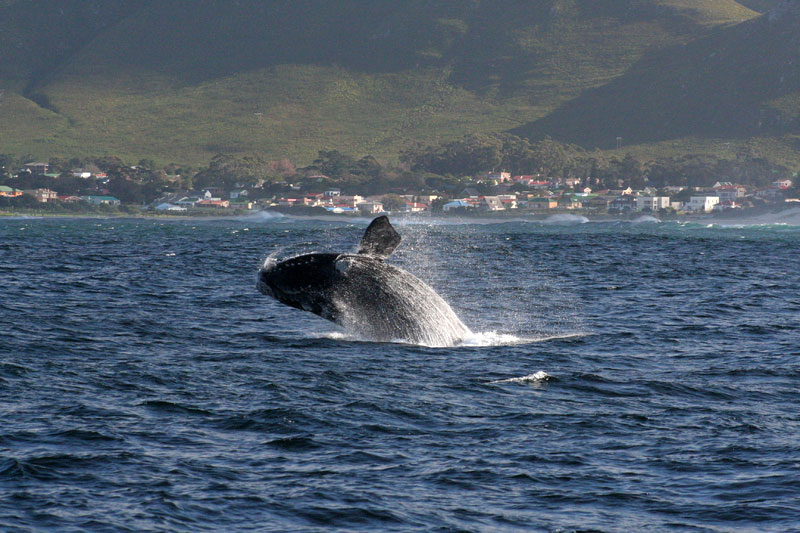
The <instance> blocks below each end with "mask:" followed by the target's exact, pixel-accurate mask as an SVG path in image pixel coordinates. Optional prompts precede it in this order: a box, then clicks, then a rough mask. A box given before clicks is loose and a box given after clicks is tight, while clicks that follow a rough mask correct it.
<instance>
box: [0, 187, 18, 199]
mask: <svg viewBox="0 0 800 533" xmlns="http://www.w3.org/2000/svg"><path fill="white" fill-rule="evenodd" d="M22 194H23V192H22V190H21V189H15V188H14V187H6V186H5V185H0V196H1V197H3V198H16V197H17V196H22Z"/></svg>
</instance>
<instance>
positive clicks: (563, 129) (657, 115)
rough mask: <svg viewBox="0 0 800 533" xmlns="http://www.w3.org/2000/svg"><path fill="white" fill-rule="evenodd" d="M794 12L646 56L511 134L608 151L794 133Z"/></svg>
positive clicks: (799, 66) (799, 22)
mask: <svg viewBox="0 0 800 533" xmlns="http://www.w3.org/2000/svg"><path fill="white" fill-rule="evenodd" d="M799 28H800V9H797V8H792V9H786V10H783V11H780V12H774V13H772V14H770V15H765V16H763V17H760V18H757V19H754V20H751V21H748V22H744V23H742V24H738V25H736V26H732V27H727V28H724V29H721V30H720V31H717V32H714V33H712V34H711V35H709V36H707V37H704V38H701V39H698V40H696V41H692V42H690V43H688V44H685V45H681V46H677V47H673V48H669V49H666V50H662V51H660V52H657V53H654V54H652V55H648V56H646V57H645V58H644V59H642V60H641V61H640V62H639V63H637V64H636V65H635V66H633V67H632V68H631V69H630V70H629V71H628V72H627V73H626V74H625V75H624V76H621V77H619V78H617V79H616V80H614V81H613V82H611V83H609V84H608V85H605V86H603V87H601V88H598V89H596V90H592V91H586V92H585V93H584V94H583V95H582V96H581V97H579V98H577V99H574V100H572V101H570V102H568V103H566V104H564V106H562V107H561V108H560V109H558V110H556V111H554V112H553V113H551V114H549V115H548V116H546V117H544V118H542V119H540V120H538V121H535V122H534V123H532V124H530V125H527V126H524V127H522V128H518V129H516V130H515V131H516V132H517V133H520V134H523V135H526V136H531V137H540V136H543V135H552V136H553V137H555V138H560V139H563V140H568V141H570V142H576V143H580V144H583V145H585V146H589V147H600V148H611V147H613V146H614V145H615V143H616V142H617V137H621V138H622V140H623V142H624V143H625V144H643V143H652V142H656V141H663V140H667V139H678V138H683V137H689V136H695V137H705V138H727V139H746V138H751V137H776V136H777V137H780V136H785V135H798V134H800V111H799V110H800V55H798V52H797V51H798V50H799V49H800V32H798V29H799Z"/></svg>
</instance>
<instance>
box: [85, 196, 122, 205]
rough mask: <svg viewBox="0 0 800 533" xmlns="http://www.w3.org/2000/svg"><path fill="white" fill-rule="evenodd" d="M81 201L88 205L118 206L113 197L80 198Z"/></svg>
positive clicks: (118, 202) (117, 201) (116, 200)
mask: <svg viewBox="0 0 800 533" xmlns="http://www.w3.org/2000/svg"><path fill="white" fill-rule="evenodd" d="M81 200H83V201H84V202H86V203H87V204H90V205H119V204H120V201H119V200H118V199H117V198H114V197H113V196H81Z"/></svg>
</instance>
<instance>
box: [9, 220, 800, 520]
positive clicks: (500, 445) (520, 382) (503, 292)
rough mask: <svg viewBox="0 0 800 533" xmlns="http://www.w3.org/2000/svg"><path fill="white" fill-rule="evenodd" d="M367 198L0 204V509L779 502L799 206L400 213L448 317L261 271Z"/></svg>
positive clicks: (521, 515)
mask: <svg viewBox="0 0 800 533" xmlns="http://www.w3.org/2000/svg"><path fill="white" fill-rule="evenodd" d="M368 223H369V220H368V219H340V218H331V219H303V218H293V217H286V216H279V215H268V214H263V213H262V214H257V215H254V216H251V217H245V218H234V219H213V220H206V219H182V220H170V219H163V220H162V219H113V218H111V219H91V218H90V219H66V218H62V219H59V218H6V219H1V220H0V327H2V333H1V334H0V530H2V531H8V532H17V531H59V532H61V531H137V532H138V531H327V530H341V531H800V414H799V413H798V411H799V409H798V406H800V291H799V290H798V287H800V255H799V254H798V249H800V225H792V224H787V223H774V221H769V220H758V221H752V222H750V223H742V222H736V221H734V222H730V223H719V222H716V223H714V222H712V221H694V222H659V221H658V220H657V219H654V218H653V217H642V218H640V219H637V220H634V221H594V222H593V221H589V220H587V219H585V218H583V217H578V216H561V217H555V218H551V219H547V220H544V221H524V220H508V219H502V220H489V219H480V220H477V219H473V220H469V219H450V218H448V219H436V218H408V219H393V223H394V225H395V227H396V228H397V230H398V231H399V233H400V234H401V235H402V236H403V239H404V240H403V243H402V244H401V245H400V248H399V249H398V250H397V252H396V253H395V254H394V255H393V256H392V257H391V258H390V259H389V261H390V262H391V263H392V264H394V265H396V266H399V267H401V268H403V269H405V270H407V271H409V272H411V273H413V274H414V275H416V276H417V277H419V278H420V279H422V280H424V281H425V282H427V283H428V284H430V285H431V286H432V287H434V288H435V289H436V290H437V292H438V293H439V294H440V295H442V297H443V298H444V299H445V300H446V301H447V302H449V304H450V305H451V307H452V308H453V310H455V312H456V313H457V314H458V316H459V317H460V318H461V319H462V321H463V322H464V323H465V324H466V325H467V326H468V327H469V328H470V330H471V331H472V335H470V336H469V337H468V338H467V339H466V340H465V342H464V343H462V344H460V345H457V346H446V347H431V346H418V345H410V344H404V343H399V342H398V343H377V342H370V341H369V340H367V339H361V338H358V337H356V336H354V335H353V334H351V333H349V332H347V331H343V330H340V329H339V328H338V327H337V326H336V325H334V324H332V323H329V322H327V321H325V320H322V319H321V318H319V317H317V316H315V315H312V314H310V313H304V312H302V311H298V310H295V309H291V308H289V307H286V306H284V305H281V304H280V303H278V302H277V301H275V300H272V299H270V298H268V297H265V296H264V295H262V294H260V293H259V292H258V291H257V290H256V288H255V277H256V273H257V271H258V269H259V267H260V266H261V264H263V262H264V261H265V260H266V259H268V258H270V259H272V260H274V259H276V258H284V257H289V256H293V255H296V254H300V253H307V252H312V251H318V252H323V251H326V252H327V251H334V252H352V251H353V250H355V249H356V248H357V244H358V242H359V240H360V238H361V235H362V234H363V232H364V229H365V228H366V226H367V224H368Z"/></svg>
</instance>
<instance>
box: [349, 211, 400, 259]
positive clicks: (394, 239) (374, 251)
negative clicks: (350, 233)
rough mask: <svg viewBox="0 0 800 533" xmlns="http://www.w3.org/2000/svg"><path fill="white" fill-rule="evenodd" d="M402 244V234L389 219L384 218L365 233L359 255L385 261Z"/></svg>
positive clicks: (376, 220)
mask: <svg viewBox="0 0 800 533" xmlns="http://www.w3.org/2000/svg"><path fill="white" fill-rule="evenodd" d="M399 244H400V234H399V233H397V232H396V231H395V229H394V228H393V227H392V225H391V224H390V223H389V217H387V216H385V215H384V216H382V217H378V218H376V219H375V220H373V221H372V223H371V224H370V225H369V227H368V228H367V231H365V232H364V237H363V238H362V239H361V246H360V247H359V249H358V253H360V254H365V255H371V256H374V257H378V258H380V259H385V258H387V257H389V256H390V255H392V252H394V249H395V248H397V246H398V245H399Z"/></svg>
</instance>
